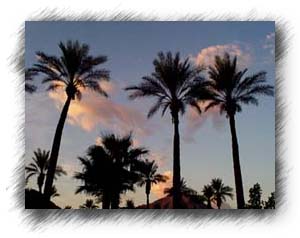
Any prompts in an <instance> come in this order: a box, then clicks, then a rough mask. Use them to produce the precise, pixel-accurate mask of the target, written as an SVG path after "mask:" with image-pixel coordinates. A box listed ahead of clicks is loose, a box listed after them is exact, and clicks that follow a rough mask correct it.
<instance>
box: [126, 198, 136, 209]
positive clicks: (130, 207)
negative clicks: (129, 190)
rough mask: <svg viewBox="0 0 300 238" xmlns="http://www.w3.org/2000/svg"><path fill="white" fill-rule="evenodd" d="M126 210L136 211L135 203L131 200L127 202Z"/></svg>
mask: <svg viewBox="0 0 300 238" xmlns="http://www.w3.org/2000/svg"><path fill="white" fill-rule="evenodd" d="M126 208H128V209H134V202H133V200H131V199H128V200H126Z"/></svg>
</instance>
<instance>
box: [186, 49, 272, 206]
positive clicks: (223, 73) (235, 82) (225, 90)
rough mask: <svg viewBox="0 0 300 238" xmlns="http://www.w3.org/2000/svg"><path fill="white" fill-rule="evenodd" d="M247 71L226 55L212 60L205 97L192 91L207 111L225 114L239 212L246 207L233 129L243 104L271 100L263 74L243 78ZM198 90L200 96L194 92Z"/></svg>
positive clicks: (270, 92)
mask: <svg viewBox="0 0 300 238" xmlns="http://www.w3.org/2000/svg"><path fill="white" fill-rule="evenodd" d="M246 72H247V69H243V70H238V68H237V57H236V56H235V57H234V58H233V59H231V58H230V55H229V54H228V53H225V54H224V57H223V58H221V57H220V56H216V57H215V64H214V66H210V67H209V70H208V75H209V79H208V83H209V87H208V88H209V91H208V93H206V94H204V93H203V88H200V89H199V90H198V89H197V88H194V91H193V93H192V94H194V95H193V96H197V97H198V99H199V100H208V102H209V103H208V105H207V106H206V110H208V109H209V108H211V107H215V106H218V107H219V109H220V113H221V114H223V113H226V117H227V118H228V119H229V125H230V131H231V137H232V157H233V168H234V177H235V188H236V199H237V206H238V208H239V209H241V208H244V207H245V199H244V191H243V181H242V172H241V166H240V158H239V145H238V139H237V133H236V127H235V115H236V113H237V112H241V111H242V104H246V105H248V104H254V105H258V99H257V96H259V95H267V96H273V95H274V90H273V86H271V85H268V84H267V83H266V72H263V71H261V72H258V73H256V74H253V75H251V76H247V77H244V76H245V74H246ZM197 90H198V91H199V92H197Z"/></svg>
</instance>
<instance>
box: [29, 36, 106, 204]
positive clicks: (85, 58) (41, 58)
mask: <svg viewBox="0 0 300 238" xmlns="http://www.w3.org/2000/svg"><path fill="white" fill-rule="evenodd" d="M59 49H60V50H61V56H60V57H56V56H49V55H47V54H45V53H43V52H37V53H36V55H37V60H38V63H37V64H34V66H33V67H32V68H30V69H29V70H30V72H34V73H35V74H36V73H38V74H40V73H41V74H43V75H45V78H44V79H43V81H42V83H49V84H50V85H49V87H48V90H56V89H58V88H63V89H64V90H65V92H66V96H67V99H66V102H65V105H64V107H63V109H62V112H61V115H60V118H59V121H58V124H57V127H56V131H55V135H54V139H53V144H52V149H51V154H50V161H49V169H48V171H47V178H46V183H45V189H44V194H45V196H46V198H48V199H50V192H51V188H52V184H53V179H54V173H55V168H56V164H57V159H58V154H59V148H60V142H61V137H62V132H63V128H64V124H65V120H66V117H67V114H68V110H69V106H70V103H71V101H72V100H75V98H77V99H78V100H80V99H81V90H83V89H91V90H94V91H96V92H98V93H100V94H101V95H104V96H107V94H106V92H105V91H104V90H103V89H102V88H101V86H100V84H99V80H102V79H105V80H107V79H108V78H109V72H108V71H107V70H104V69H101V70H98V69H96V67H97V66H98V65H100V64H103V63H104V62H106V61H107V57H106V56H97V57H93V56H91V55H89V46H88V45H86V44H80V43H79V42H78V41H74V42H73V41H67V42H66V43H65V44H64V43H62V42H61V43H59Z"/></svg>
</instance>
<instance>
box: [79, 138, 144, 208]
mask: <svg viewBox="0 0 300 238" xmlns="http://www.w3.org/2000/svg"><path fill="white" fill-rule="evenodd" d="M146 154H148V150H146V149H145V148H142V147H136V148H134V147H133V141H132V135H131V134H129V135H127V136H124V137H118V136H116V135H114V134H108V135H104V136H102V145H101V146H99V145H94V146H91V147H90V148H89V149H88V152H87V156H86V157H79V160H80V161H81V163H82V165H83V169H82V172H77V173H76V174H75V178H76V179H79V180H81V181H82V182H83V184H82V185H81V186H79V187H78V188H77V190H76V193H80V192H85V193H87V194H90V195H93V196H96V197H97V198H98V200H99V201H101V202H102V208H104V209H108V208H110V207H111V208H119V203H120V195H121V194H124V193H126V192H127V191H134V185H135V184H136V183H137V181H138V180H139V174H138V171H136V170H135V167H136V166H134V164H135V163H136V161H137V160H138V159H139V158H140V157H141V156H142V155H146Z"/></svg>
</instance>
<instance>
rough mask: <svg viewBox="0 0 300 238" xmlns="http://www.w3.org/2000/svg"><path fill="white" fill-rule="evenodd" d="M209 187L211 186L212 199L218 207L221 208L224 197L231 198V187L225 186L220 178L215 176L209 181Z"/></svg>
mask: <svg viewBox="0 0 300 238" xmlns="http://www.w3.org/2000/svg"><path fill="white" fill-rule="evenodd" d="M210 185H211V187H212V188H213V192H214V195H213V198H212V200H213V201H214V202H216V204H217V207H218V209H221V206H222V203H223V202H225V201H226V197H229V198H230V199H232V198H233V193H232V191H233V189H232V188H231V187H229V186H225V185H224V184H223V182H222V179H220V178H215V179H213V180H212V181H211V184H210Z"/></svg>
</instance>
